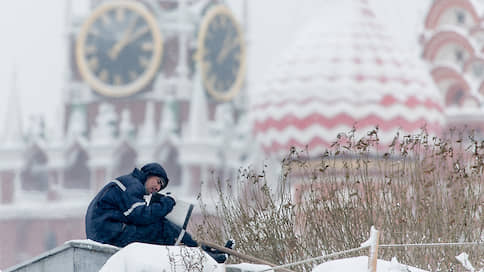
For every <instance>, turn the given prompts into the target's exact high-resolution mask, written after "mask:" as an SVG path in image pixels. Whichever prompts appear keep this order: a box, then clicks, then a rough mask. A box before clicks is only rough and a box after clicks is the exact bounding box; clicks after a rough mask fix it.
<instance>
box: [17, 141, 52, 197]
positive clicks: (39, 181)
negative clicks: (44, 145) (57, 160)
mask: <svg viewBox="0 0 484 272" xmlns="http://www.w3.org/2000/svg"><path fill="white" fill-rule="evenodd" d="M26 158H27V159H26V164H25V166H24V167H23V169H22V170H21V172H20V179H21V184H22V185H21V188H22V190H25V191H39V192H46V191H47V190H48V189H49V171H48V166H47V163H48V160H47V155H46V154H45V153H44V152H43V151H42V150H41V149H40V148H39V147H38V146H37V145H33V146H31V147H30V148H29V149H28V150H27V153H26Z"/></svg>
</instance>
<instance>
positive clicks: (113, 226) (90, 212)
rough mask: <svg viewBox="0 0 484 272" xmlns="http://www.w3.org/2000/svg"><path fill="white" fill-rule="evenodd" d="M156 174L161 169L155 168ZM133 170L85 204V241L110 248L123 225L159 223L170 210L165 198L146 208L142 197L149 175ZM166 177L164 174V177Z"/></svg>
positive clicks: (167, 200) (172, 202) (169, 202)
mask: <svg viewBox="0 0 484 272" xmlns="http://www.w3.org/2000/svg"><path fill="white" fill-rule="evenodd" d="M158 166H159V167H160V168H161V169H155V170H157V171H160V172H161V170H163V171H162V172H163V173H165V171H164V169H163V168H162V167H161V166H160V165H159V164H155V165H154V166H153V165H151V167H154V168H157V167H158ZM155 170H153V169H151V171H150V173H147V172H143V171H140V170H138V169H137V168H135V169H134V170H133V172H132V173H131V174H128V175H125V176H121V177H118V178H116V179H115V180H113V181H111V182H109V183H108V184H106V185H105V186H104V187H103V188H102V189H101V191H100V192H99V193H98V194H97V195H96V196H95V197H94V199H93V200H92V201H91V203H90V204H89V207H88V209H87V213H86V235H87V238H88V239H91V240H94V241H98V242H101V243H107V244H112V241H113V240H115V239H116V238H117V237H118V236H119V235H120V234H121V232H122V231H123V230H124V229H125V228H126V225H139V226H143V225H148V224H152V223H154V222H159V221H160V220H162V219H163V217H164V216H165V215H167V214H168V213H169V212H171V210H172V209H173V206H174V204H175V203H174V201H173V200H172V199H171V198H169V197H162V198H161V200H160V202H159V203H158V202H157V203H151V204H150V205H149V206H147V204H146V201H145V200H144V198H143V196H144V195H145V193H146V191H145V186H144V183H145V182H146V178H147V176H148V175H149V174H153V171H155ZM165 176H166V174H165Z"/></svg>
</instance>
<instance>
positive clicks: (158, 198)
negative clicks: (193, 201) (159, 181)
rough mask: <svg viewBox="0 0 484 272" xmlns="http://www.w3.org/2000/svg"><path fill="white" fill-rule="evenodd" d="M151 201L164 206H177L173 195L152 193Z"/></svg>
mask: <svg viewBox="0 0 484 272" xmlns="http://www.w3.org/2000/svg"><path fill="white" fill-rule="evenodd" d="M151 201H152V202H158V203H161V204H164V205H169V206H172V207H173V206H175V204H176V201H175V198H174V197H173V196H171V195H164V194H160V193H152V194H151Z"/></svg>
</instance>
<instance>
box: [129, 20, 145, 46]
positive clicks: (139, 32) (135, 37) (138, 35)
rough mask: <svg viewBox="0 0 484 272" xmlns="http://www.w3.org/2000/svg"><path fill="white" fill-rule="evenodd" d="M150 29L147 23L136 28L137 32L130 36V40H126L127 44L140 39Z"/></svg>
mask: <svg viewBox="0 0 484 272" xmlns="http://www.w3.org/2000/svg"><path fill="white" fill-rule="evenodd" d="M148 31H149V28H148V26H147V25H145V26H143V27H142V28H140V29H138V30H136V32H135V33H134V34H133V35H131V36H130V37H129V38H128V40H127V41H126V44H128V43H131V42H133V41H135V40H136V39H138V38H139V37H141V36H142V35H143V34H145V33H146V32H148Z"/></svg>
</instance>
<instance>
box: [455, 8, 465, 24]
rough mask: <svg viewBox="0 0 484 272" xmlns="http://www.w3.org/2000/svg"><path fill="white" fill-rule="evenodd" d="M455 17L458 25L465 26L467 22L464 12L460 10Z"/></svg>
mask: <svg viewBox="0 0 484 272" xmlns="http://www.w3.org/2000/svg"><path fill="white" fill-rule="evenodd" d="M455 16H456V19H457V23H458V24H461V25H463V24H465V22H466V14H465V13H464V11H462V10H458V11H456V12H455Z"/></svg>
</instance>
